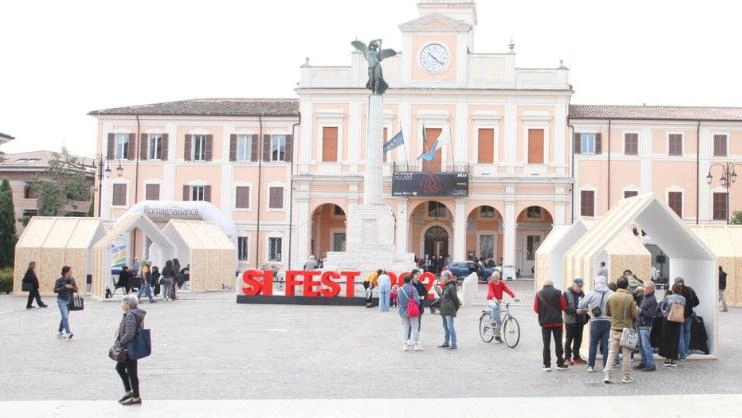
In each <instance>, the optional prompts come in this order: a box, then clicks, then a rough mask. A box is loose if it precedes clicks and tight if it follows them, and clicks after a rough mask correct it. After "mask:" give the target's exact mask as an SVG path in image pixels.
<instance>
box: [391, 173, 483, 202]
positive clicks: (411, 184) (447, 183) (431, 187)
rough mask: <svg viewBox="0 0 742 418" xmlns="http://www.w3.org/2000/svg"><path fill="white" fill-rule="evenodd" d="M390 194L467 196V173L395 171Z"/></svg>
mask: <svg viewBox="0 0 742 418" xmlns="http://www.w3.org/2000/svg"><path fill="white" fill-rule="evenodd" d="M392 196H456V197H465V196H469V173H417V172H397V173H394V174H393V175H392Z"/></svg>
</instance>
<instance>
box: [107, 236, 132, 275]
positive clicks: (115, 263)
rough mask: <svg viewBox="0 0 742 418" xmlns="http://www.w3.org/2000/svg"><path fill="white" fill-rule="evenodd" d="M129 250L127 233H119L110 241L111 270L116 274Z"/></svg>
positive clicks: (124, 262) (124, 263)
mask: <svg viewBox="0 0 742 418" xmlns="http://www.w3.org/2000/svg"><path fill="white" fill-rule="evenodd" d="M128 252H129V234H121V235H119V236H118V237H116V239H115V240H113V242H112V243H111V272H112V273H113V274H118V273H119V272H120V271H121V268H122V267H123V266H125V265H126V259H127V256H128Z"/></svg>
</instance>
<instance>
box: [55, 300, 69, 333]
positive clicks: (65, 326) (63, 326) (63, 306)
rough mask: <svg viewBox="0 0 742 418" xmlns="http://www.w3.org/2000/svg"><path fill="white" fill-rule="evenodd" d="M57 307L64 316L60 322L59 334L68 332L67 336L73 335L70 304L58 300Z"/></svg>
mask: <svg viewBox="0 0 742 418" xmlns="http://www.w3.org/2000/svg"><path fill="white" fill-rule="evenodd" d="M57 306H58V307H59V313H60V314H62V319H61V320H60V321H59V330H58V331H59V332H62V330H64V332H66V333H67V334H71V332H70V321H69V317H70V307H69V302H68V301H66V300H64V299H57Z"/></svg>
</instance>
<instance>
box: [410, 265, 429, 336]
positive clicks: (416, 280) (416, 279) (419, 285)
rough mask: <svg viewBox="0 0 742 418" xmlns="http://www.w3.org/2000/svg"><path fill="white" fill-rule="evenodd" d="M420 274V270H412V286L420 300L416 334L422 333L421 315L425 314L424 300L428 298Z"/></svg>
mask: <svg viewBox="0 0 742 418" xmlns="http://www.w3.org/2000/svg"><path fill="white" fill-rule="evenodd" d="M421 275H422V272H420V270H412V286H414V287H415V290H417V295H418V298H419V300H420V316H418V317H417V332H418V333H420V332H422V329H423V313H425V299H427V298H428V289H427V288H426V287H425V285H424V284H423V282H422V281H420V276H421Z"/></svg>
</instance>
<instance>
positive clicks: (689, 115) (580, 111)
mask: <svg viewBox="0 0 742 418" xmlns="http://www.w3.org/2000/svg"><path fill="white" fill-rule="evenodd" d="M569 117H570V119H623V120H689V121H692V120H702V121H719V122H723V121H742V107H698V106H688V107H686V106H613V105H570V106H569Z"/></svg>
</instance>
